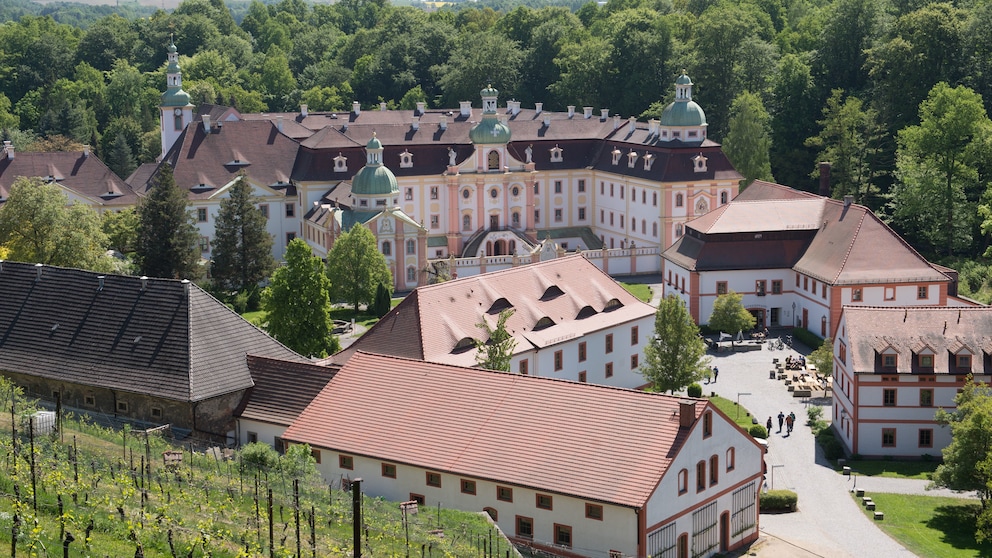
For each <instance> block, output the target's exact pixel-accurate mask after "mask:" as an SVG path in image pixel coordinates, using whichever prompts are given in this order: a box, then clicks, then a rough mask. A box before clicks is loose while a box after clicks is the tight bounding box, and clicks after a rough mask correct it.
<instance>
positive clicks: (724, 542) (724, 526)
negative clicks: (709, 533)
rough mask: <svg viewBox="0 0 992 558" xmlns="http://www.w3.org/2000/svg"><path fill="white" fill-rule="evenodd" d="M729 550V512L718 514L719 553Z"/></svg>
mask: <svg viewBox="0 0 992 558" xmlns="http://www.w3.org/2000/svg"><path fill="white" fill-rule="evenodd" d="M728 550H730V512H723V513H722V514H720V552H726V551H728Z"/></svg>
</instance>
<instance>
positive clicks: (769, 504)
mask: <svg viewBox="0 0 992 558" xmlns="http://www.w3.org/2000/svg"><path fill="white" fill-rule="evenodd" d="M798 502H799V496H798V495H797V494H796V493H795V492H793V491H791V490H769V491H768V492H765V493H764V494H762V495H761V500H760V505H759V507H758V509H760V510H761V511H763V512H766V511H796V504H797V503H798Z"/></svg>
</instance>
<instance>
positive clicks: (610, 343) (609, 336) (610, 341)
mask: <svg viewBox="0 0 992 558" xmlns="http://www.w3.org/2000/svg"><path fill="white" fill-rule="evenodd" d="M612 352H613V334H612V333H607V334H606V353H607V354H609V353H612Z"/></svg>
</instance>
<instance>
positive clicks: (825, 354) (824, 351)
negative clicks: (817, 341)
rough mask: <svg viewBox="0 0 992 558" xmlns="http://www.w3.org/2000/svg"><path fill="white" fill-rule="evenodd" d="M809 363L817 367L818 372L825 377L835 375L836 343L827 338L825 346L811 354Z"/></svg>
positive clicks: (824, 342) (824, 341)
mask: <svg viewBox="0 0 992 558" xmlns="http://www.w3.org/2000/svg"><path fill="white" fill-rule="evenodd" d="M809 361H810V362H811V363H813V365H814V366H816V371H817V372H819V373H820V374H822V375H824V376H832V375H833V373H834V342H833V340H832V339H830V338H829V337H827V338H826V339H824V340H823V344H822V345H820V346H819V347H817V349H816V350H815V351H813V352H812V353H810V354H809Z"/></svg>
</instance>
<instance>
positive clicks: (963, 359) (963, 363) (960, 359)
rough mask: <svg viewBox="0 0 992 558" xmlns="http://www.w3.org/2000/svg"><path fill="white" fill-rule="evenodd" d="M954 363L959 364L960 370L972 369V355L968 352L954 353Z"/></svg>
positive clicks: (967, 370) (968, 370)
mask: <svg viewBox="0 0 992 558" xmlns="http://www.w3.org/2000/svg"><path fill="white" fill-rule="evenodd" d="M954 364H955V365H956V366H957V368H958V371H959V372H960V371H965V372H970V371H971V355H969V354H967V353H962V354H956V355H954Z"/></svg>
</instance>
